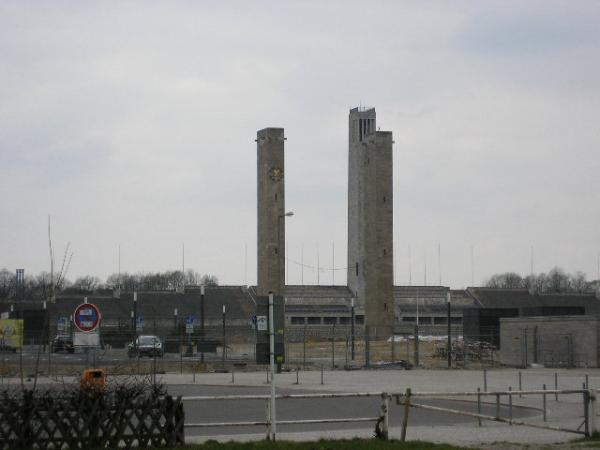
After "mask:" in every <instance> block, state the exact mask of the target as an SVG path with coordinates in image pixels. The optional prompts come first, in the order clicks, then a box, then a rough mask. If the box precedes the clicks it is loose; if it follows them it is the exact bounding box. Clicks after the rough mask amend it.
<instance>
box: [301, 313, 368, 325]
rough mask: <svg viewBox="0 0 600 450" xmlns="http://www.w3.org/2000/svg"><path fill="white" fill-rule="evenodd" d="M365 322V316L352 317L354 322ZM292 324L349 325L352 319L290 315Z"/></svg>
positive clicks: (360, 323)
mask: <svg viewBox="0 0 600 450" xmlns="http://www.w3.org/2000/svg"><path fill="white" fill-rule="evenodd" d="M364 322H365V316H363V315H357V316H355V318H354V323H355V324H357V325H362V324H363V323H364ZM290 323H291V324H292V325H350V324H351V323H352V319H351V318H350V317H347V316H346V317H302V316H292V317H290Z"/></svg>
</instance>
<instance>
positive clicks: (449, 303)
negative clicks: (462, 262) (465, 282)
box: [446, 291, 452, 369]
mask: <svg viewBox="0 0 600 450" xmlns="http://www.w3.org/2000/svg"><path fill="white" fill-rule="evenodd" d="M446 305H447V307H448V351H447V352H446V353H448V369H451V368H452V326H451V324H450V317H451V313H452V305H451V302H450V291H448V292H447V294H446Z"/></svg>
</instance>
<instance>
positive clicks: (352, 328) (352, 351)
mask: <svg viewBox="0 0 600 450" xmlns="http://www.w3.org/2000/svg"><path fill="white" fill-rule="evenodd" d="M350 312H351V318H350V334H351V341H352V347H351V352H350V356H351V359H352V361H354V318H355V316H354V299H351V300H350Z"/></svg>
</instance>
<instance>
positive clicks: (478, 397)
mask: <svg viewBox="0 0 600 450" xmlns="http://www.w3.org/2000/svg"><path fill="white" fill-rule="evenodd" d="M477 414H480V415H481V388H477ZM477 421H478V422H479V426H481V417H479V418H478V419H477Z"/></svg>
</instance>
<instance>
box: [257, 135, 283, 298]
mask: <svg viewBox="0 0 600 450" xmlns="http://www.w3.org/2000/svg"><path fill="white" fill-rule="evenodd" d="M284 141H285V138H284V136H283V128H265V129H263V130H260V131H258V132H257V133H256V147H257V162H258V166H257V176H256V179H257V184H258V240H257V253H258V255H257V256H258V261H257V269H258V277H257V287H256V289H257V294H258V295H268V294H269V291H272V292H273V294H274V295H284V288H285V217H284V214H285V189H284V178H283V175H284V152H283V144H284Z"/></svg>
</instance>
